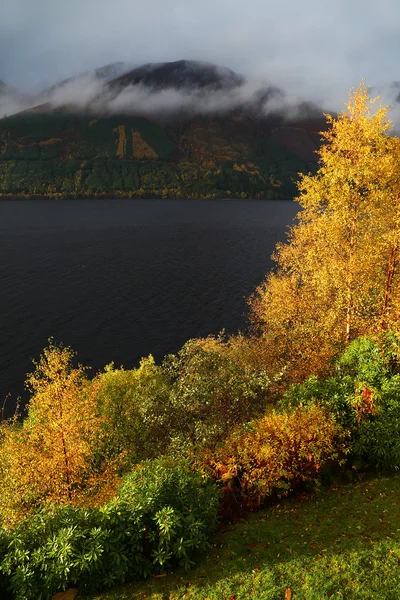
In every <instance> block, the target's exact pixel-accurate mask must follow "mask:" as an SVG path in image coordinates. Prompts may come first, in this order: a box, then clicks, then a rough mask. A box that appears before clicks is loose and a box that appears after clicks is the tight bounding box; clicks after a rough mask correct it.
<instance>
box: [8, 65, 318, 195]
mask: <svg viewBox="0 0 400 600" xmlns="http://www.w3.org/2000/svg"><path fill="white" fill-rule="evenodd" d="M109 67H111V66H109ZM105 69H106V70H105V73H103V74H104V75H105V77H103V79H105V82H104V81H101V82H100V85H99V86H98V85H97V84H96V86H95V87H94V90H93V91H92V90H91V89H89V84H86V81H88V79H85V77H83V79H80V80H78V81H77V80H76V79H74V80H73V81H72V84H73V85H72V88H71V80H69V81H67V82H61V84H58V88H57V89H58V91H60V90H61V92H62V91H63V88H64V87H65V89H75V97H72V98H70V97H68V95H67V94H65V95H63V93H60V94H58V96H59V100H58V103H57V105H56V106H55V105H54V104H45V105H41V106H39V107H36V108H34V109H31V110H28V111H24V112H21V113H19V114H17V115H14V116H12V117H9V118H6V119H2V120H0V196H1V197H11V196H52V197H97V196H108V197H165V198H170V197H171V198H175V197H178V198H192V197H197V198H207V197H230V196H231V197H256V198H291V197H293V195H294V194H295V193H296V186H295V181H296V179H297V177H298V173H299V172H309V171H313V170H315V169H316V161H317V156H316V152H315V151H316V150H317V149H318V148H319V145H320V136H319V133H318V132H320V131H321V130H322V129H323V128H324V126H325V119H324V117H323V115H322V111H320V110H319V109H318V107H316V106H314V105H312V104H311V103H307V102H303V103H301V102H298V103H297V104H296V105H295V106H291V107H290V111H289V112H288V110H287V106H286V104H285V103H286V97H285V94H284V93H283V91H282V90H280V89H279V88H277V87H275V86H273V85H269V84H267V85H263V86H261V87H259V88H257V89H255V90H254V89H252V90H251V93H250V92H249V86H248V83H247V82H246V80H245V79H244V78H243V77H242V76H240V75H238V74H236V73H234V72H233V71H231V70H229V69H225V68H223V67H218V66H216V65H212V64H209V63H200V62H193V61H177V62H173V63H157V64H149V65H143V66H142V67H139V68H135V69H133V70H129V71H127V72H125V73H124V74H122V75H120V74H119V75H118V76H117V77H114V76H113V75H112V71H113V68H110V69H109V70H107V68H105ZM94 78H95V79H96V80H97V79H100V78H98V76H97V75H94ZM91 79H93V76H91ZM75 84H78V85H77V86H76V87H74V86H75ZM60 86H61V87H60ZM76 90H79V93H80V94H81V93H83V97H84V95H85V93H86V92H87V96H86V98H85V100H84V102H83V101H81V100H79V99H78V97H77V96H78V93H77V91H76ZM88 90H89V91H90V93H89V92H88ZM121 98H122V99H123V100H124V103H122V102H121ZM166 107H167V108H168V111H169V112H168V118H166ZM118 111H120V112H118Z"/></svg>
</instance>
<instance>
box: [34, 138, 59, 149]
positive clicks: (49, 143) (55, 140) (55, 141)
mask: <svg viewBox="0 0 400 600" xmlns="http://www.w3.org/2000/svg"><path fill="white" fill-rule="evenodd" d="M61 142H62V139H61V138H50V139H49V140H45V141H43V142H39V146H41V147H42V148H45V147H46V146H54V144H60V143H61Z"/></svg>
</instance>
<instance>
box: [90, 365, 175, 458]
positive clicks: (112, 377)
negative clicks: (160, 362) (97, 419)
mask: <svg viewBox="0 0 400 600" xmlns="http://www.w3.org/2000/svg"><path fill="white" fill-rule="evenodd" d="M92 389H93V391H94V393H95V395H96V399H97V402H98V406H99V411H100V415H101V416H102V417H103V418H105V420H106V423H107V427H106V429H107V430H106V431H105V437H104V444H103V445H102V446H101V447H99V455H102V454H106V455H107V456H108V457H109V458H112V457H119V459H121V460H120V463H121V466H122V468H123V469H124V468H125V469H126V468H129V466H130V465H132V464H135V463H138V462H141V461H142V460H146V459H150V458H156V457H157V456H159V455H160V454H162V453H163V452H164V451H165V449H166V447H167V446H168V443H169V435H168V427H167V426H166V425H167V424H168V420H169V419H170V415H169V394H170V382H169V378H168V377H167V376H166V375H165V374H164V373H163V371H162V369H161V367H158V366H157V365H156V364H155V363H154V359H153V357H152V356H149V357H148V358H144V359H142V360H141V363H140V367H139V368H138V369H134V370H124V369H122V368H121V369H114V367H113V366H112V365H109V366H108V367H106V370H105V372H104V373H101V374H99V375H98V376H97V377H96V378H95V380H94V381H93V384H92Z"/></svg>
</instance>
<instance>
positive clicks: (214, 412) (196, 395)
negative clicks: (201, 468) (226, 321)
mask: <svg viewBox="0 0 400 600" xmlns="http://www.w3.org/2000/svg"><path fill="white" fill-rule="evenodd" d="M164 370H165V371H166V372H167V373H168V374H169V375H170V377H171V379H172V381H173V384H172V392H171V420H170V424H169V427H170V430H171V436H172V438H173V441H172V444H173V446H174V448H175V449H176V450H177V451H178V452H186V451H187V450H188V449H189V448H190V449H192V450H196V448H197V449H199V448H202V447H212V446H214V445H215V444H216V443H218V442H219V441H221V440H223V439H225V437H226V436H227V435H229V434H230V432H231V431H232V429H233V428H234V427H236V426H237V425H239V424H240V423H244V422H246V421H249V420H250V419H251V418H254V417H255V416H257V415H260V414H262V413H263V412H264V409H265V406H266V403H267V397H268V396H267V394H268V389H269V384H270V379H269V377H268V375H267V373H266V372H265V371H262V370H260V369H256V368H254V367H252V366H246V365H244V364H243V363H241V362H239V361H238V360H237V359H236V357H235V356H234V355H233V354H232V353H230V352H229V348H228V346H227V345H226V344H224V342H223V341H222V339H221V338H213V337H209V338H206V339H204V340H190V341H189V342H187V343H186V344H185V345H184V346H183V348H182V349H181V350H180V351H179V353H178V354H176V355H173V356H169V357H168V358H167V360H166V361H165V363H164Z"/></svg>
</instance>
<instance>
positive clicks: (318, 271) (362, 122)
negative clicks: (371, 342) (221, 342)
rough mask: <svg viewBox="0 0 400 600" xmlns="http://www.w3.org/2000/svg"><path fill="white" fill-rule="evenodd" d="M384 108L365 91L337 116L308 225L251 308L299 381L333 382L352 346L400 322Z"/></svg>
mask: <svg viewBox="0 0 400 600" xmlns="http://www.w3.org/2000/svg"><path fill="white" fill-rule="evenodd" d="M378 100H379V98H375V99H370V98H369V95H368V88H367V87H366V85H365V84H364V83H362V84H361V85H360V86H359V87H358V89H357V90H355V91H352V92H351V93H350V97H349V101H348V102H347V104H346V108H347V110H346V111H344V112H342V113H341V114H339V115H338V117H337V118H334V117H332V116H330V115H327V120H328V124H329V128H328V130H327V131H326V132H323V133H322V134H321V135H322V136H324V138H325V143H324V144H323V145H322V147H321V149H320V151H319V156H320V158H319V169H318V172H317V173H316V174H315V175H306V176H301V178H300V182H299V184H298V188H299V192H300V194H299V197H298V198H297V201H298V202H299V204H300V206H301V207H302V208H303V210H302V211H300V213H299V216H298V224H297V225H296V226H294V227H293V228H292V229H291V232H290V234H289V240H288V243H287V244H284V245H280V246H278V247H277V251H276V253H275V256H274V258H275V260H276V269H275V271H274V272H272V273H271V274H270V275H269V276H268V277H267V280H266V281H265V282H264V283H263V284H262V285H261V286H260V287H259V289H258V290H257V292H256V294H255V295H254V296H253V297H252V299H251V306H252V312H253V319H254V322H255V324H257V325H259V326H260V327H261V329H262V333H263V339H264V341H265V344H266V346H267V347H268V348H269V358H268V360H269V361H270V364H271V365H272V366H273V367H274V368H276V369H278V370H279V369H281V370H283V371H286V374H287V376H288V377H289V378H291V379H297V380H299V379H302V378H304V377H305V376H307V375H309V374H310V373H321V372H324V371H325V370H326V369H327V368H328V366H329V364H330V360H331V358H332V357H333V356H334V355H335V354H336V353H337V352H338V351H340V350H341V349H342V348H343V347H344V346H345V345H346V344H348V343H349V342H350V341H351V340H352V339H354V338H355V337H357V336H358V335H361V334H366V333H374V332H377V331H379V330H382V329H388V328H390V327H396V324H397V321H398V318H399V309H400V290H399V274H398V271H397V270H396V269H397V267H398V252H399V215H400V208H399V198H400V140H399V139H398V138H397V137H394V136H389V135H388V131H389V130H390V128H391V122H390V120H389V119H388V117H387V111H388V107H385V106H382V105H380V104H379V105H378Z"/></svg>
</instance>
